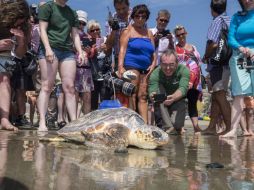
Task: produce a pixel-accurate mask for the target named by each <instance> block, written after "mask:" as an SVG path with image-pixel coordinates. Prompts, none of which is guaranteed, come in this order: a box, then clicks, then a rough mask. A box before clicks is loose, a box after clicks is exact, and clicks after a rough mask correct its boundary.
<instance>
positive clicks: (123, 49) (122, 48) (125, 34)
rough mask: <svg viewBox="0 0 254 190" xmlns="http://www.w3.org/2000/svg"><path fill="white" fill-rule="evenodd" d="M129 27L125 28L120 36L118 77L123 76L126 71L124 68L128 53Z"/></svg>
mask: <svg viewBox="0 0 254 190" xmlns="http://www.w3.org/2000/svg"><path fill="white" fill-rule="evenodd" d="M129 33H130V30H129V28H128V29H126V30H124V31H123V32H122V34H121V37H120V51H119V56H118V77H119V78H122V75H123V73H124V72H125V69H124V58H125V54H126V49H127V45H128V41H129Z"/></svg>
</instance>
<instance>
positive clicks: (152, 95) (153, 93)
mask: <svg viewBox="0 0 254 190" xmlns="http://www.w3.org/2000/svg"><path fill="white" fill-rule="evenodd" d="M155 94H156V92H152V93H151V94H150V96H149V97H150V100H151V101H152V102H154V95H155Z"/></svg>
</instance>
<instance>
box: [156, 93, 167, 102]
mask: <svg viewBox="0 0 254 190" xmlns="http://www.w3.org/2000/svg"><path fill="white" fill-rule="evenodd" d="M153 98H154V102H161V103H162V102H164V101H165V100H166V99H167V95H166V94H155V95H154V96H153Z"/></svg>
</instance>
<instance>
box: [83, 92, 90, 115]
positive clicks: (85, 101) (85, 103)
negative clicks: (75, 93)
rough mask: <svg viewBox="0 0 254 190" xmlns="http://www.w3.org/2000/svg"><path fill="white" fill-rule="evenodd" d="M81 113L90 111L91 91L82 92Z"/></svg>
mask: <svg viewBox="0 0 254 190" xmlns="http://www.w3.org/2000/svg"><path fill="white" fill-rule="evenodd" d="M82 98H83V113H84V114H87V113H89V112H91V92H84V94H83V97H82Z"/></svg>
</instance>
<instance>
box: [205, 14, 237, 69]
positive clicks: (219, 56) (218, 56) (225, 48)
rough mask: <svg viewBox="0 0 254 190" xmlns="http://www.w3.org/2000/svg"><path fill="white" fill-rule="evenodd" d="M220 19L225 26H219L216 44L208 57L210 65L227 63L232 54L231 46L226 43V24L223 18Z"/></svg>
mask: <svg viewBox="0 0 254 190" xmlns="http://www.w3.org/2000/svg"><path fill="white" fill-rule="evenodd" d="M221 19H222V21H223V23H224V25H225V27H223V26H222V27H221V31H220V35H219V43H218V46H217V48H216V50H215V51H214V53H213V54H212V56H211V58H210V63H211V64H212V65H228V62H229V59H230V57H231V55H232V48H231V47H229V45H228V26H227V24H226V22H225V20H224V19H223V18H221Z"/></svg>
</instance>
